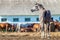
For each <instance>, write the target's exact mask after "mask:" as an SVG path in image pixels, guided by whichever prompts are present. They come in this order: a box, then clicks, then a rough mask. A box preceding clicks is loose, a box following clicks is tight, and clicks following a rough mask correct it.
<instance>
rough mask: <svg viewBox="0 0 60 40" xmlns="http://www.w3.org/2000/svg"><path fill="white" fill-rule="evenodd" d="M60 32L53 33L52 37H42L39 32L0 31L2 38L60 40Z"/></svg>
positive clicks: (9, 39)
mask: <svg viewBox="0 0 60 40" xmlns="http://www.w3.org/2000/svg"><path fill="white" fill-rule="evenodd" d="M59 34H60V32H53V33H51V38H50V39H48V38H44V39H41V38H40V33H39V32H28V33H27V32H26V33H24V32H21V33H20V32H13V33H9V32H8V33H3V32H2V33H0V40H60V36H59Z"/></svg>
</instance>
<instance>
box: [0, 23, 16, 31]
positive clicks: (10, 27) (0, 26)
mask: <svg viewBox="0 0 60 40" xmlns="http://www.w3.org/2000/svg"><path fill="white" fill-rule="evenodd" d="M0 30H1V31H3V30H6V31H8V30H12V31H14V30H15V27H14V26H13V25H11V24H9V23H0Z"/></svg>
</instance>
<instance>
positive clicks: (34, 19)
mask: <svg viewBox="0 0 60 40" xmlns="http://www.w3.org/2000/svg"><path fill="white" fill-rule="evenodd" d="M52 17H53V20H54V21H55V20H58V21H60V16H52ZM2 18H3V21H2ZM4 18H6V19H7V20H5V21H4ZM14 18H18V20H17V21H16V19H15V21H14V20H13V19H14ZM38 18H39V16H38V15H35V16H30V15H27V16H22V15H21V16H0V22H8V23H9V22H10V23H22V22H23V23H24V22H27V23H28V22H39V20H38Z"/></svg>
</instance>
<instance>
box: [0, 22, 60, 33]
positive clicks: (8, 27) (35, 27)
mask: <svg viewBox="0 0 60 40" xmlns="http://www.w3.org/2000/svg"><path fill="white" fill-rule="evenodd" d="M16 28H17V27H16V26H14V25H12V24H10V23H0V31H2V30H5V31H15V30H16ZM40 28H41V25H40V24H39V23H34V24H32V26H28V27H27V28H24V27H21V28H20V31H21V32H25V31H34V32H35V31H40ZM55 31H60V22H53V23H51V32H55Z"/></svg>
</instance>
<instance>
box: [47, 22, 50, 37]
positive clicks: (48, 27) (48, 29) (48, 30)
mask: <svg viewBox="0 0 60 40" xmlns="http://www.w3.org/2000/svg"><path fill="white" fill-rule="evenodd" d="M49 36H50V24H49V23H47V37H49Z"/></svg>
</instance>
